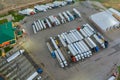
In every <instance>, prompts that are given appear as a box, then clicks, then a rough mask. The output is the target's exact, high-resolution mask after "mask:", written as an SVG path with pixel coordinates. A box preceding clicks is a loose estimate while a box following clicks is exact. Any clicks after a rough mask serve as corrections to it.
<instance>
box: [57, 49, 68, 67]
mask: <svg viewBox="0 0 120 80" xmlns="http://www.w3.org/2000/svg"><path fill="white" fill-rule="evenodd" d="M57 52H58V54H59V56H60V58H61V60H62V61H63V64H64V65H65V66H68V63H67V61H66V59H65V57H64V56H63V54H62V52H61V51H60V49H57Z"/></svg>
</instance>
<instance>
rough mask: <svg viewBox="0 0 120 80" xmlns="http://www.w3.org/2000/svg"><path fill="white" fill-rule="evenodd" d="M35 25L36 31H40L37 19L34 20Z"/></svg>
mask: <svg viewBox="0 0 120 80" xmlns="http://www.w3.org/2000/svg"><path fill="white" fill-rule="evenodd" d="M34 25H35V29H36V31H39V28H38V26H37V24H36V22H35V21H34Z"/></svg>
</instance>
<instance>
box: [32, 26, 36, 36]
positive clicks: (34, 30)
mask: <svg viewBox="0 0 120 80" xmlns="http://www.w3.org/2000/svg"><path fill="white" fill-rule="evenodd" d="M32 28H33V32H34V34H36V33H37V32H36V29H35V25H34V24H32Z"/></svg>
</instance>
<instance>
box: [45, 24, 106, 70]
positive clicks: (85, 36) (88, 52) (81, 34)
mask: <svg viewBox="0 0 120 80" xmlns="http://www.w3.org/2000/svg"><path fill="white" fill-rule="evenodd" d="M82 27H83V28H81V27H78V28H77V29H78V30H77V29H74V30H70V31H69V32H64V33H62V34H60V35H58V36H55V37H53V38H52V37H50V40H48V42H47V46H48V49H49V50H50V53H51V56H52V57H53V58H57V60H58V63H59V65H60V67H62V68H64V67H66V66H68V65H69V63H71V62H78V61H84V59H86V58H89V57H91V56H92V55H93V54H94V53H97V52H98V51H99V49H100V48H107V47H108V42H107V41H106V40H104V37H103V36H102V35H101V34H100V33H99V32H96V31H95V30H94V29H93V28H92V27H91V26H90V25H89V24H84V25H83V26H82ZM64 55H66V56H64Z"/></svg>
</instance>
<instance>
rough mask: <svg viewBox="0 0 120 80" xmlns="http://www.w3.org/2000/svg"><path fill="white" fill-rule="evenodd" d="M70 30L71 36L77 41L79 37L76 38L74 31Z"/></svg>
mask: <svg viewBox="0 0 120 80" xmlns="http://www.w3.org/2000/svg"><path fill="white" fill-rule="evenodd" d="M70 32H71V35H72V36H73V38H74V40H75V41H74V42H76V41H78V40H79V39H78V38H77V36H76V35H75V34H74V31H73V30H70Z"/></svg>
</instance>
